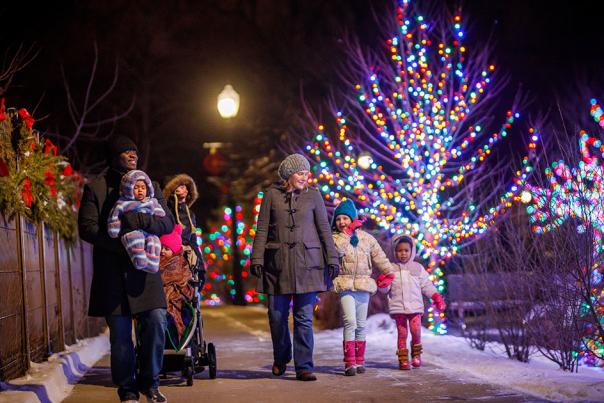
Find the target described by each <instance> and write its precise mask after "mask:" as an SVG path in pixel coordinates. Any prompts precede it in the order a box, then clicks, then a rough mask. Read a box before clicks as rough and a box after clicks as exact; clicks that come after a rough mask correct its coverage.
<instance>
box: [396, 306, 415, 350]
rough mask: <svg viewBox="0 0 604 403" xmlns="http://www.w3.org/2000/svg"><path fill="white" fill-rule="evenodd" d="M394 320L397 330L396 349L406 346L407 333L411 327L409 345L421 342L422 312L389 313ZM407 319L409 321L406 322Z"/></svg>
mask: <svg viewBox="0 0 604 403" xmlns="http://www.w3.org/2000/svg"><path fill="white" fill-rule="evenodd" d="M390 317H392V319H394V320H395V321H396V328H397V330H398V349H399V350H400V349H402V348H407V334H408V333H409V328H411V345H415V344H421V343H422V329H421V325H422V314H421V313H411V314H404V313H393V314H392V315H390ZM407 321H408V322H409V323H408V324H407Z"/></svg>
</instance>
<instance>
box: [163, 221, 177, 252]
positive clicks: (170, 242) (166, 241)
mask: <svg viewBox="0 0 604 403" xmlns="http://www.w3.org/2000/svg"><path fill="white" fill-rule="evenodd" d="M181 234H182V227H181V226H180V224H176V225H175V226H174V229H173V230H172V232H170V233H169V234H165V235H162V236H160V237H159V241H160V242H161V244H162V245H163V246H165V247H166V248H168V249H170V250H171V251H172V252H174V253H180V251H181V250H182V238H181Z"/></svg>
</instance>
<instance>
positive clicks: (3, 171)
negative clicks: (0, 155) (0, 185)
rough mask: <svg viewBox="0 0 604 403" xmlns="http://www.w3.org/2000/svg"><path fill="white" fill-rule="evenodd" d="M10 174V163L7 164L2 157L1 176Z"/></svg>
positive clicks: (0, 164) (0, 162) (0, 161)
mask: <svg viewBox="0 0 604 403" xmlns="http://www.w3.org/2000/svg"><path fill="white" fill-rule="evenodd" d="M8 174H9V171H8V165H6V162H5V161H4V160H3V159H0V178H1V177H4V176H8Z"/></svg>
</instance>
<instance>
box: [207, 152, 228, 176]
mask: <svg viewBox="0 0 604 403" xmlns="http://www.w3.org/2000/svg"><path fill="white" fill-rule="evenodd" d="M226 166H227V160H226V158H225V157H224V156H223V155H222V154H220V153H219V152H218V151H216V150H211V151H210V153H209V154H208V155H207V156H206V157H205V158H204V159H203V167H204V168H205V170H206V171H207V172H208V173H209V174H210V175H212V176H220V175H222V174H223V173H224V171H225V168H226Z"/></svg>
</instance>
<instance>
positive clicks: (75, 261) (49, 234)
mask: <svg viewBox="0 0 604 403" xmlns="http://www.w3.org/2000/svg"><path fill="white" fill-rule="evenodd" d="M91 281H92V247H91V246H90V245H89V244H87V243H85V242H81V241H77V242H76V243H75V244H73V245H70V246H68V245H67V244H66V243H65V242H64V241H63V240H62V239H61V238H59V237H58V236H57V234H56V232H55V231H52V230H50V229H48V228H47V227H46V226H45V225H44V224H34V223H31V222H29V221H27V220H26V219H24V218H23V217H18V218H16V219H13V220H7V219H6V218H5V217H4V216H2V215H0V380H8V379H12V378H16V377H19V376H21V375H23V374H24V373H25V372H26V371H27V369H28V368H29V365H30V362H41V361H44V360H45V359H46V358H47V357H48V356H49V355H50V354H53V353H56V352H59V351H62V350H64V349H65V345H69V344H73V343H75V342H76V339H83V338H86V337H91V336H96V335H98V334H99V332H100V331H101V329H102V327H103V326H104V321H103V320H102V319H98V318H89V317H88V316H87V307H88V296H89V290H90V282H91Z"/></svg>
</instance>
